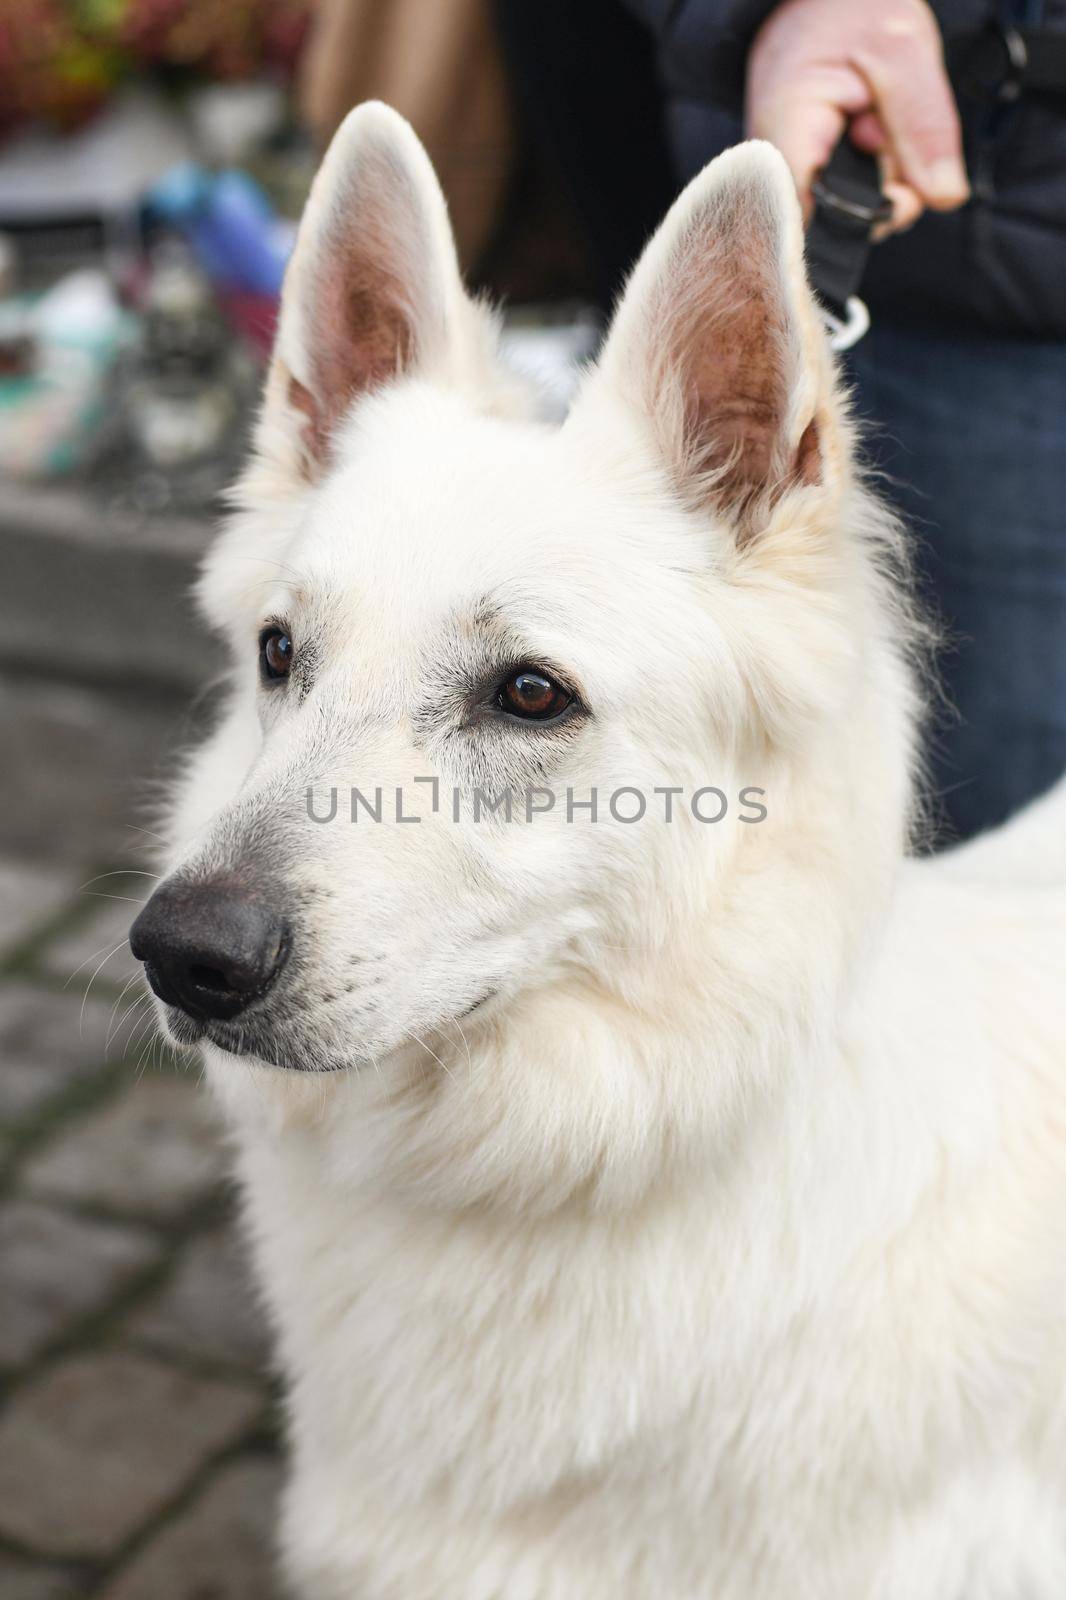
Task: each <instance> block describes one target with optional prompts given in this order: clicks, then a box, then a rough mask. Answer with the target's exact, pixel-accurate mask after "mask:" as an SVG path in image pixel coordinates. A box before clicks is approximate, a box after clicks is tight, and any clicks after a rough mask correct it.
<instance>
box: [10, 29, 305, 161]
mask: <svg viewBox="0 0 1066 1600" xmlns="http://www.w3.org/2000/svg"><path fill="white" fill-rule="evenodd" d="M312 5H313V0H6V3H5V5H4V7H3V10H2V12H0V133H3V132H8V131H10V130H11V128H13V127H15V126H17V125H18V124H19V123H21V122H25V121H27V120H30V119H35V118H40V119H45V120H47V121H50V122H54V123H57V124H58V125H59V126H61V127H65V128H69V127H72V126H76V125H77V124H78V123H79V122H82V121H84V119H85V118H86V117H88V116H90V115H91V114H92V112H93V111H95V110H96V108H97V107H98V106H99V105H101V104H102V103H103V101H104V100H106V99H107V97H108V95H109V94H110V93H111V91H112V90H113V89H114V88H115V86H116V85H117V84H118V83H120V82H121V81H122V79H123V78H126V77H128V76H130V75H131V74H133V73H139V74H142V75H143V74H144V73H146V72H148V73H153V74H155V75H156V76H157V77H161V78H163V79H164V80H165V81H166V82H168V83H171V84H173V83H181V82H182V81H184V80H186V79H189V78H192V79H209V80H215V81H217V80H219V79H232V78H247V77H251V76H253V75H255V74H258V73H260V72H273V73H275V74H278V75H284V76H287V75H289V74H290V73H291V71H292V69H293V67H294V66H295V62H296V59H297V56H298V55H299V52H300V47H301V45H302V43H303V40H304V36H305V34H306V31H307V27H308V22H309V18H310V12H311V8H312Z"/></svg>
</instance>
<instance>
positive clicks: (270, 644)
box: [259, 628, 292, 680]
mask: <svg viewBox="0 0 1066 1600" xmlns="http://www.w3.org/2000/svg"><path fill="white" fill-rule="evenodd" d="M259 663H260V666H261V668H262V672H263V676H264V678H269V679H271V680H274V679H276V678H287V677H288V676H289V668H290V667H291V666H292V640H291V639H290V638H289V636H288V634H287V633H285V632H284V630H283V629H281V628H264V629H263V632H262V633H261V634H260V635H259Z"/></svg>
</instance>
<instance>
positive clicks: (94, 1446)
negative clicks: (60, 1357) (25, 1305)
mask: <svg viewBox="0 0 1066 1600" xmlns="http://www.w3.org/2000/svg"><path fill="white" fill-rule="evenodd" d="M262 1406H263V1400H262V1396H261V1395H260V1394H259V1393H258V1392H256V1391H255V1390H252V1389H249V1388H247V1387H238V1386H237V1385H236V1384H231V1383H222V1382H219V1381H218V1380H215V1379H204V1378H198V1377H193V1376H191V1375H190V1374H189V1373H187V1372H182V1371H180V1370H179V1369H177V1368H175V1367H171V1366H167V1365H165V1364H164V1363H162V1362H159V1361H153V1360H150V1359H149V1358H148V1357H146V1356H142V1355H138V1354H136V1353H135V1352H132V1351H118V1350H104V1351H99V1352H95V1353H92V1354H84V1355H78V1356H72V1357H70V1358H69V1359H68V1360H66V1361H63V1362H60V1363H59V1364H57V1365H56V1366H54V1367H50V1368H48V1369H47V1370H46V1371H45V1372H44V1373H43V1374H42V1375H41V1376H40V1377H38V1378H37V1379H35V1380H33V1381H31V1382H30V1383H27V1384H25V1385H23V1386H22V1387H21V1388H20V1389H17V1390H16V1391H15V1394H14V1396H13V1398H12V1399H11V1400H10V1401H9V1403H8V1406H7V1409H6V1411H5V1413H4V1415H3V1416H2V1417H0V1534H2V1535H4V1536H6V1537H7V1538H9V1539H11V1540H13V1541H14V1542H16V1543H17V1544H19V1545H22V1546H23V1547H27V1548H29V1549H32V1550H37V1551H39V1552H40V1553H41V1554H42V1555H44V1556H49V1557H54V1558H58V1559H66V1560H87V1561H89V1560H95V1561H103V1560H106V1559H108V1558H109V1557H111V1556H113V1555H114V1554H115V1553H116V1552H117V1551H118V1550H120V1549H121V1548H122V1546H123V1545H124V1544H125V1543H126V1542H127V1540H129V1539H130V1538H131V1537H132V1535H133V1534H134V1533H135V1532H137V1530H138V1529H140V1528H143V1527H144V1526H145V1524H146V1523H147V1522H148V1521H149V1520H151V1519H154V1518H155V1517H157V1516H160V1515H161V1514H162V1513H163V1511H164V1510H165V1509H166V1507H167V1505H168V1504H169V1503H170V1502H171V1501H172V1500H173V1499H174V1497H175V1496H176V1495H178V1494H179V1493H180V1492H181V1491H182V1490H183V1489H184V1488H185V1487H186V1485H187V1484H188V1483H189V1482H190V1481H191V1480H192V1478H193V1477H194V1476H195V1474H196V1473H197V1472H198V1471H200V1470H201V1469H202V1468H203V1467H204V1466H205V1465H206V1464H207V1463H208V1462H209V1461H210V1459H211V1458H212V1456H214V1455H215V1454H216V1453H217V1452H218V1451H220V1450H222V1449H225V1448H226V1447H227V1446H230V1445H233V1444H235V1443H236V1442H237V1441H238V1440H239V1439H240V1438H241V1436H242V1435H243V1434H244V1433H245V1431H246V1430H247V1429H248V1428H249V1427H250V1426H251V1424H252V1423H253V1422H254V1421H255V1420H256V1418H257V1416H258V1415H259V1414H260V1412H261V1410H262ZM168 1600H169V1597H168Z"/></svg>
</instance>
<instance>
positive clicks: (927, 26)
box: [746, 0, 970, 232]
mask: <svg viewBox="0 0 1066 1600" xmlns="http://www.w3.org/2000/svg"><path fill="white" fill-rule="evenodd" d="M746 107H747V124H748V133H749V134H750V135H752V136H753V137H755V138H759V139H769V140H770V142H771V143H772V144H775V145H776V146H777V148H778V149H779V150H780V151H781V153H782V155H783V156H784V157H785V160H786V161H787V162H788V164H789V166H790V167H791V169H792V175H793V177H794V178H795V180H796V187H797V189H798V190H799V195H800V200H801V202H802V204H803V209H804V215H805V216H809V215H810V208H811V182H812V179H813V178H814V176H815V175H816V174H817V173H818V172H820V171H821V169H822V167H824V166H825V164H826V162H827V161H828V160H829V157H830V155H831V154H832V152H833V148H834V146H835V145H836V143H837V140H838V139H839V138H840V135H841V133H842V132H843V131H844V129H845V127H847V128H848V130H849V135H850V137H851V139H852V140H853V141H854V143H855V144H856V145H857V146H858V148H859V149H860V150H866V151H869V152H871V153H876V154H878V155H879V156H880V159H881V181H882V186H883V188H884V192H885V197H886V199H888V200H889V201H890V202H891V203H892V211H893V215H892V221H891V222H889V223H888V224H886V225H885V228H884V229H883V230H882V231H884V232H894V231H898V230H900V229H903V228H909V227H910V226H911V224H912V223H913V222H916V221H917V220H918V218H919V216H920V215H921V213H922V211H923V210H924V209H925V207H926V206H931V207H933V208H934V209H935V210H937V211H950V210H952V209H953V208H954V207H955V206H960V205H962V203H963V202H964V201H965V200H966V199H967V198H968V197H969V192H970V191H969V185H968V184H967V182H966V171H965V168H964V166H963V160H962V139H961V135H960V130H959V118H958V113H957V111H956V109H955V100H954V97H953V95H952V92H951V85H950V84H949V82H948V78H947V74H946V73H945V71H944V60H943V52H942V49H941V43H940V31H939V29H938V27H937V24H936V19H935V17H934V16H933V13H932V11H931V10H930V9H929V7H928V6H927V5H926V4H925V0H784V3H783V4H782V5H779V6H778V7H777V8H776V10H774V11H772V12H771V14H770V16H769V17H768V18H767V19H766V21H765V22H764V23H763V25H762V27H761V28H760V30H759V32H758V33H757V34H756V36H755V41H754V43H753V45H752V47H751V51H750V54H749V57H748V83H747V99H746Z"/></svg>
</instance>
